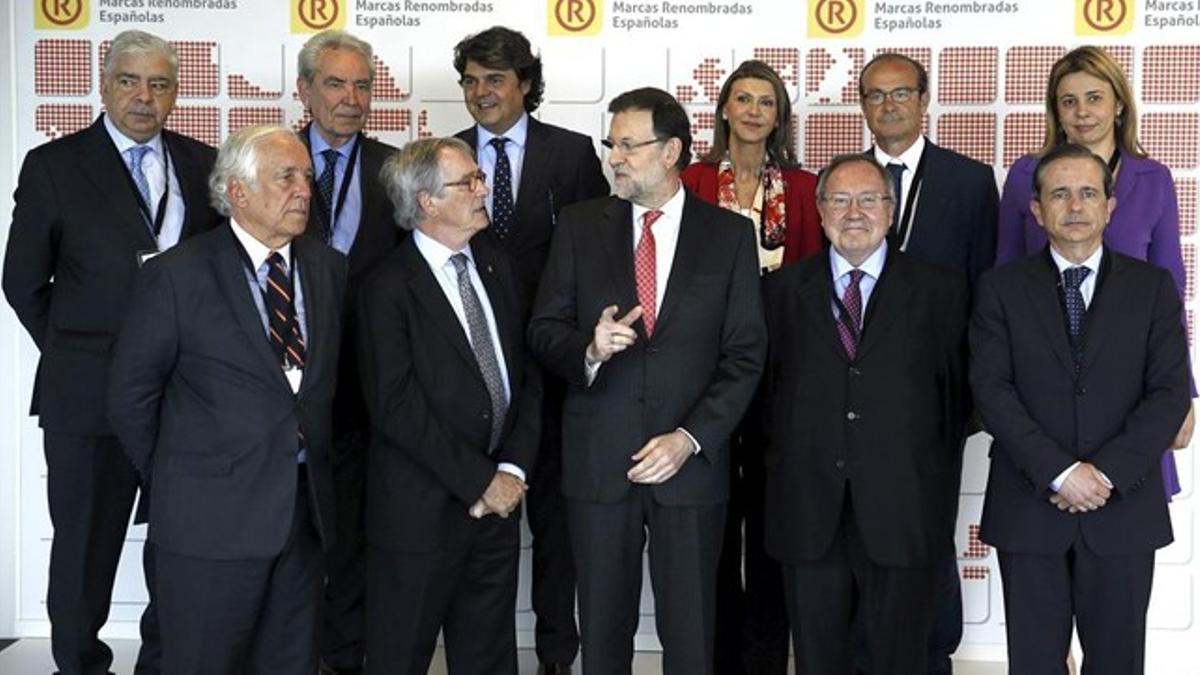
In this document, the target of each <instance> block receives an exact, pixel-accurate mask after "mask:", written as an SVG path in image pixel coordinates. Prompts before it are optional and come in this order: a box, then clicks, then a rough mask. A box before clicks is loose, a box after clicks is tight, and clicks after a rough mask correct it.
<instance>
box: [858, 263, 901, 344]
mask: <svg viewBox="0 0 1200 675" xmlns="http://www.w3.org/2000/svg"><path fill="white" fill-rule="evenodd" d="M903 255H904V254H903V253H900V252H899V251H891V250H889V251H888V256H887V259H886V261H885V262H884V264H883V272H882V273H881V274H880V275H879V279H878V280H876V282H875V289H874V290H873V291H872V292H871V299H870V301H869V303H868V304H867V313H866V315H865V316H863V331H862V339H861V340H860V341H859V345H858V350H857V357H858V358H860V359H861V358H863V356H865V355H866V354H867V353H868V352H870V351H871V349H872V348H874V347H875V345H877V344H879V342H880V340H881V339H882V338H880V337H878V336H880V335H885V334H888V333H889V332H890V331H889V330H888V328H889V327H890V326H891V324H892V323H893V322H895V321H896V320H897V319H898V318H900V317H901V316H902V315H903V314H904V312H905V309H906V308H907V307H908V306H909V299H908V298H909V296H910V295H911V294H912V283H911V281H910V279H909V274H908V272H909V268H908V265H907V263H906V261H905V260H904V259H903Z"/></svg>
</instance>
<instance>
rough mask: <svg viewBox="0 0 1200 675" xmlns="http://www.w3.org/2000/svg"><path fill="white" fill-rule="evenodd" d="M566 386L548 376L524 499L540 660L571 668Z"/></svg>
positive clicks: (574, 643) (574, 635)
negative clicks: (564, 479)
mask: <svg viewBox="0 0 1200 675" xmlns="http://www.w3.org/2000/svg"><path fill="white" fill-rule="evenodd" d="M563 389H564V385H563V384H562V381H561V380H559V379H558V378H555V377H552V376H547V377H546V381H545V397H544V398H543V401H544V405H543V409H542V438H541V443H540V445H539V446H538V458H537V468H536V469H535V470H534V472H533V478H532V479H531V484H530V488H529V493H528V494H527V495H526V497H525V508H526V509H527V511H526V513H527V514H528V516H529V531H530V533H531V534H532V535H533V570H532V576H533V590H532V593H531V600H532V603H533V613H534V614H535V615H536V617H537V622H536V624H535V627H534V635H535V639H536V649H537V656H538V660H539V661H541V662H542V663H560V664H569V663H572V662H574V661H575V655H576V654H577V653H578V652H579V629H578V628H577V627H576V625H575V561H574V560H573V559H572V558H571V539H570V536H569V535H568V534H567V503H566V500H565V499H564V498H563V496H562V400H563V395H564V392H563Z"/></svg>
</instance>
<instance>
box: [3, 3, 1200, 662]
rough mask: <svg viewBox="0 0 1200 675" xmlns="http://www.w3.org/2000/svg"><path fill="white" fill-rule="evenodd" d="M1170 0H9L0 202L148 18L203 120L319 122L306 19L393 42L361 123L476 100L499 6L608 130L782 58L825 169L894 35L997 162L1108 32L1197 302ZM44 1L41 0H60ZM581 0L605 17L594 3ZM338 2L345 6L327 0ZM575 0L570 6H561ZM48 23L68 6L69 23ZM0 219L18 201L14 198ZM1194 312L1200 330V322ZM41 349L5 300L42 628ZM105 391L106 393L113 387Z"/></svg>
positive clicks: (1184, 55) (79, 115)
mask: <svg viewBox="0 0 1200 675" xmlns="http://www.w3.org/2000/svg"><path fill="white" fill-rule="evenodd" d="M1166 4H1167V3H1161V2H1156V0H1141V1H1139V2H1135V1H1134V0H1045V1H1039V2H1034V1H1033V0H1005V1H998V2H991V1H982V0H963V1H957V0H956V1H950V0H887V1H883V0H880V1H879V2H870V3H868V2H863V0H808V3H807V5H806V4H805V3H804V2H803V1H802V0H740V1H731V0H679V1H678V2H676V1H674V0H671V1H662V0H658V1H646V2H621V1H619V0H478V1H476V0H468V1H460V0H434V1H422V0H388V1H379V0H355V1H354V2H351V1H350V0H253V1H251V0H123V1H118V0H50V1H47V2H43V0H11V2H6V3H4V7H3V9H2V10H0V12H3V14H0V20H2V21H4V26H3V27H4V31H3V32H2V34H3V35H5V36H6V37H8V38H9V39H7V40H5V44H6V45H7V47H6V48H5V52H6V55H7V56H8V57H9V58H8V59H7V60H6V63H7V64H8V66H7V71H8V72H7V74H8V78H7V82H8V83H9V84H8V86H6V87H4V88H0V110H3V111H4V113H5V114H3V115H0V149H2V150H3V151H5V156H6V157H7V161H4V162H0V194H2V196H0V209H3V210H4V211H5V212H7V211H8V210H9V209H11V199H9V195H10V194H11V190H12V188H13V187H14V183H15V176H16V172H17V170H18V168H19V166H20V162H21V159H22V157H23V156H24V153H25V151H26V150H28V149H29V148H31V147H33V146H35V145H37V144H40V143H43V142H46V141H47V140H49V139H50V138H54V137H58V136H60V135H62V134H64V133H69V132H71V131H75V130H77V129H80V128H82V127H83V126H86V125H87V124H88V123H90V122H91V121H92V119H94V117H95V115H96V114H97V113H98V112H99V111H100V108H101V105H100V100H99V79H98V71H99V64H100V59H101V55H102V53H103V50H104V48H105V45H104V41H105V40H107V39H109V38H111V37H112V36H113V35H114V34H115V33H116V32H118V31H120V30H123V29H125V28H141V29H144V30H149V31H151V32H154V33H156V34H159V35H161V36H163V37H166V38H168V39H171V40H173V41H176V43H177V45H178V47H179V48H180V53H181V60H182V68H181V95H180V98H179V103H178V107H177V109H176V112H175V113H174V115H173V116H172V117H171V119H170V120H169V122H168V126H170V127H171V128H173V129H176V130H178V131H181V132H183V133H188V134H190V135H193V136H195V137H198V138H200V139H202V140H205V141H207V142H210V143H214V144H215V143H217V142H219V141H220V139H221V138H223V137H224V136H225V135H226V134H227V133H228V132H229V131H230V130H231V129H236V128H238V127H240V126H243V125H245V124H249V123H254V122H258V121H278V122H282V123H286V124H290V125H293V126H299V125H301V124H303V123H304V122H305V116H304V112H303V110H302V109H301V107H300V105H299V103H298V102H297V101H296V99H295V96H294V90H295V87H294V82H295V76H296V73H295V58H296V52H297V50H298V49H299V47H300V45H301V44H302V43H303V42H304V40H305V39H307V37H308V35H309V34H310V30H311V29H309V28H308V27H307V26H306V24H305V22H306V21H307V22H308V23H309V24H313V23H318V24H323V23H329V24H330V25H333V26H338V27H344V28H346V29H347V30H350V31H352V32H355V33H357V34H358V35H360V36H362V37H364V38H366V39H368V40H369V41H371V42H372V43H373V44H374V46H375V49H376V54H377V57H378V62H377V68H378V72H379V75H378V81H377V86H376V91H375V103H374V113H373V115H372V118H371V122H370V123H369V125H368V132H369V133H371V134H372V135H376V136H378V137H380V138H381V139H383V140H385V141H388V142H391V143H394V144H398V145H399V144H403V143H404V142H406V141H408V140H410V139H413V138H416V137H418V136H425V135H445V134H449V133H452V132H454V131H457V130H458V129H460V128H463V127H465V126H467V125H468V124H469V123H470V121H471V120H470V118H469V116H468V115H467V113H466V111H465V110H464V108H463V106H462V102H461V93H460V90H459V89H458V87H457V85H456V83H455V80H456V79H457V78H456V74H455V72H454V71H453V68H452V64H451V50H452V47H453V45H454V43H456V42H457V41H458V40H459V39H460V38H461V37H463V36H464V35H466V34H467V33H471V32H475V31H478V30H481V29H483V28H486V27H488V26H490V25H493V24H498V23H503V24H505V25H508V26H511V27H514V28H517V29H519V30H522V31H523V32H525V34H526V35H528V36H529V37H530V39H531V40H532V41H533V42H534V44H535V46H537V47H538V48H540V49H541V52H542V55H543V57H544V60H545V65H546V80H547V83H548V84H547V90H546V102H545V103H544V104H543V106H542V108H541V109H540V110H539V111H538V116H539V117H541V118H542V119H543V120H546V121H549V122H552V123H555V124H560V125H563V126H567V127H571V128H574V129H576V130H578V131H581V132H583V133H587V134H590V135H591V136H593V137H594V138H599V137H601V136H603V135H604V132H605V128H606V124H607V120H606V115H605V112H604V109H605V104H606V103H607V101H608V100H609V99H610V98H611V97H612V96H614V95H615V94H617V93H619V92H621V91H624V90H626V89H630V88H633V87H635V86H643V85H653V86H659V87H663V88H666V89H667V90H669V91H671V92H672V93H673V94H675V95H676V96H677V97H678V98H679V99H680V100H681V101H682V102H683V103H684V104H685V105H686V106H687V108H688V110H689V112H690V113H691V115H692V117H693V124H694V128H695V133H696V136H697V149H698V150H702V149H703V147H704V146H705V145H706V144H707V139H708V138H709V136H710V132H711V128H712V123H713V112H714V102H715V99H716V96H717V92H718V90H719V88H720V85H721V82H722V81H723V80H724V76H725V74H727V73H728V72H729V71H730V70H731V69H732V68H733V67H735V66H736V65H737V63H739V62H740V61H742V60H744V59H746V58H762V59H764V60H767V61H769V62H771V63H772V64H773V65H774V66H775V67H776V68H777V69H778V70H779V71H780V73H781V75H782V76H783V77H784V79H785V82H787V84H788V85H789V88H790V92H791V95H792V99H793V103H794V108H795V110H796V111H797V115H796V118H795V120H794V121H793V123H794V125H795V128H796V132H797V139H798V144H799V146H800V147H799V149H800V157H801V158H802V159H803V161H804V163H805V164H806V165H807V166H809V167H810V168H814V169H815V168H819V167H820V166H821V165H822V164H823V163H824V162H826V161H827V160H828V158H829V157H830V156H832V155H833V154H837V153H840V152H847V151H853V150H860V149H862V148H864V147H866V146H867V144H868V143H869V140H870V139H869V136H868V135H867V133H866V130H865V128H864V126H863V124H862V122H861V118H860V115H859V113H858V109H857V104H856V93H855V89H854V86H855V82H856V75H857V72H858V70H859V69H860V68H861V66H862V64H863V62H864V61H865V59H868V58H870V56H871V55H873V54H874V53H875V52H876V51H877V50H879V49H884V48H888V49H893V48H896V49H902V50H903V51H904V52H905V53H907V54H909V55H911V56H913V57H914V58H917V59H918V60H921V61H922V62H924V63H925V64H926V65H927V66H928V67H929V69H930V75H931V89H932V104H931V105H930V110H929V119H928V120H927V130H928V132H929V134H930V136H931V137H932V138H933V139H934V140H935V141H937V142H939V143H941V144H942V145H946V146H949V147H951V148H954V149H956V150H958V151H960V152H963V153H964V154H968V155H970V156H972V157H975V158H977V159H980V160H981V161H984V162H986V163H988V164H992V165H994V166H995V168H996V176H997V180H998V181H1001V182H1002V181H1003V177H1004V173H1005V169H1006V167H1007V166H1008V165H1009V164H1011V162H1012V161H1013V159H1015V158H1016V157H1018V156H1020V155H1021V154H1023V153H1026V152H1029V151H1032V150H1034V149H1036V147H1037V146H1038V145H1039V144H1040V139H1041V129H1042V119H1041V111H1042V107H1041V99H1042V95H1043V91H1042V90H1043V88H1044V82H1045V76H1046V73H1047V72H1048V71H1049V67H1050V64H1051V63H1053V61H1054V60H1055V59H1056V58H1058V56H1060V55H1061V54H1062V53H1063V51H1064V50H1065V49H1066V48H1069V47H1070V46H1074V45H1076V44H1083V43H1098V44H1102V45H1105V46H1107V47H1109V48H1110V49H1111V50H1112V51H1113V53H1114V55H1115V56H1116V57H1117V58H1118V60H1120V61H1121V62H1122V64H1123V65H1124V66H1125V68H1126V70H1127V72H1128V73H1129V75H1130V79H1131V81H1132V82H1133V83H1134V87H1135V90H1136V92H1137V95H1138V97H1139V99H1140V108H1141V110H1140V112H1141V116H1142V126H1143V142H1144V143H1145V144H1146V146H1147V148H1148V149H1149V151H1150V153H1151V155H1152V156H1154V157H1155V158H1157V159H1159V160H1160V161H1163V162H1164V163H1166V164H1167V165H1168V166H1170V167H1171V168H1172V170H1173V171H1174V173H1175V176H1176V181H1177V183H1178V192H1179V197H1180V204H1181V214H1182V221H1183V227H1182V229H1183V236H1184V244H1185V246H1184V252H1185V253H1184V255H1185V261H1186V263H1187V268H1188V294H1187V308H1188V317H1189V327H1191V326H1192V324H1193V320H1192V315H1193V312H1194V309H1195V301H1194V297H1195V293H1194V284H1195V273H1196V261H1195V257H1196V242H1197V237H1196V212H1197V202H1198V197H1197V179H1198V177H1200V65H1198V64H1200V42H1198V41H1197V38H1196V27H1197V26H1200V9H1198V8H1197V5H1198V4H1200V3H1197V2H1194V1H1191V2H1184V3H1175V4H1176V5H1177V6H1178V8H1165V9H1162V10H1161V11H1160V10H1159V9H1157V8H1158V7H1161V6H1164V5H1166ZM47 12H49V13H50V14H49V15H48V14H47ZM589 17H590V19H591V20H590V23H589V22H588V19H589ZM331 19H332V21H331ZM559 19H561V21H560V20H559ZM56 22H57V23H56ZM0 223H3V224H2V225H0V228H3V229H2V230H0V233H5V234H6V232H7V223H8V219H7V218H0ZM1193 332H1194V331H1193ZM36 361H37V351H36V349H35V348H34V346H33V344H32V342H31V341H30V340H29V339H28V338H27V336H25V334H24V332H23V331H22V330H21V329H20V326H19V325H18V324H17V322H16V319H15V317H14V316H13V315H12V313H11V311H10V310H9V309H8V308H7V306H5V307H4V309H2V310H0V373H3V374H4V377H0V447H2V448H3V450H2V451H0V634H11V635H18V636H35V635H37V636H43V635H48V630H49V626H48V623H47V621H46V618H45V608H44V596H45V584H46V567H47V562H48V556H49V540H50V535H51V528H50V522H49V518H48V516H47V513H46V506H45V466H44V462H43V459H42V455H41V434H40V430H39V429H38V428H37V425H36V420H33V419H30V418H28V417H27V416H26V415H25V412H26V410H27V407H28V398H29V392H30V389H31V383H32V375H33V369H34V366H35V365H36ZM98 395H99V394H98ZM986 450H987V439H986V437H984V436H982V435H980V436H978V437H976V438H973V439H971V442H970V443H969V444H968V449H967V457H966V462H965V464H966V468H965V472H964V477H963V487H962V497H961V510H960V522H959V532H958V548H959V559H960V569H961V570H962V574H963V586H964V606H965V607H964V609H965V619H966V631H965V640H964V645H963V647H962V649H961V650H960V654H961V655H964V656H968V657H971V658H1002V656H1003V642H1004V626H1003V606H1002V602H1001V592H1000V579H999V570H998V567H997V563H996V557H995V555H994V552H993V551H992V550H991V549H990V548H989V547H987V546H985V545H983V544H981V543H980V542H978V541H977V540H976V539H975V538H974V537H973V536H972V532H973V527H974V525H975V524H976V523H977V522H978V516H979V512H980V507H981V504H982V499H983V488H984V484H985V481H986V471H987V459H986ZM1177 459H1178V460H1179V462H1180V474H1181V478H1182V481H1183V486H1184V493H1183V494H1182V495H1180V496H1179V498H1178V499H1177V500H1176V502H1175V503H1174V504H1173V505H1172V507H1171V509H1172V517H1173V520H1174V525H1175V537H1176V543H1175V544H1173V545H1172V546H1170V547H1168V548H1166V549H1164V550H1163V551H1161V552H1160V554H1159V556H1158V566H1157V569H1156V577H1155V586H1154V596H1153V599H1152V603H1151V609H1150V638H1149V640H1150V641H1149V656H1148V659H1149V667H1148V672H1152V673H1191V674H1193V675H1194V674H1197V673H1200V664H1197V663H1196V662H1195V661H1196V647H1195V645H1196V644H1200V627H1197V625H1196V616H1197V605H1198V601H1200V591H1198V590H1197V588H1196V586H1197V584H1196V580H1197V578H1198V574H1200V561H1197V559H1196V556H1195V552H1194V547H1195V544H1194V541H1195V536H1196V525H1195V522H1194V521H1195V519H1196V515H1197V513H1196V511H1197V509H1196V499H1195V497H1194V485H1195V473H1196V471H1195V461H1194V452H1193V451H1191V450H1189V451H1186V452H1182V453H1178V454H1177ZM144 534H145V532H144V529H143V528H133V529H131V530H130V534H129V545H128V546H127V548H126V551H125V554H124V556H123V558H122V563H121V569H120V572H119V578H118V583H117V589H116V593H115V598H114V604H113V611H112V617H111V620H110V622H109V624H108V626H106V628H105V634H106V635H111V636H120V637H135V636H136V634H137V626H136V619H137V616H138V615H139V613H140V610H141V606H142V603H143V602H144V590H143V588H142V583H141V577H140V571H139V570H140V565H139V560H140V555H141V540H142V539H143V538H144ZM522 563H523V566H522V576H521V590H520V597H519V600H518V609H519V615H518V628H519V630H520V634H519V639H520V641H521V643H522V644H523V645H530V644H532V615H531V614H530V612H529V610H528V607H529V601H528V556H525V557H524V558H523V560H522ZM643 612H644V616H643V619H644V620H643V622H642V626H641V628H640V629H639V647H641V648H650V649H653V648H656V647H657V640H656V639H655V638H654V630H653V621H652V618H653V617H652V615H653V603H652V601H651V599H650V596H649V589H648V587H647V588H646V589H645V593H644V595H643Z"/></svg>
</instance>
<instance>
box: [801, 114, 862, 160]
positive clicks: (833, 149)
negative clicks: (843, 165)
mask: <svg viewBox="0 0 1200 675" xmlns="http://www.w3.org/2000/svg"><path fill="white" fill-rule="evenodd" d="M865 126H866V125H865V124H864V122H863V118H862V115H860V114H858V113H814V114H811V115H809V116H808V123H807V125H806V126H805V129H804V166H806V167H808V169H809V170H810V171H816V170H817V169H820V168H821V167H824V166H825V165H826V164H828V163H829V160H830V159H832V158H833V157H834V156H836V155H840V154H843V153H847V152H861V151H862V149H863V148H864V147H866V143H865V140H864V139H865V134H864V129H865Z"/></svg>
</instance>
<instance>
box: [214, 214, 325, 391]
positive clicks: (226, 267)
mask: <svg viewBox="0 0 1200 675" xmlns="http://www.w3.org/2000/svg"><path fill="white" fill-rule="evenodd" d="M224 227H225V234H226V236H225V237H224V238H223V243H221V244H219V247H220V248H219V253H220V255H218V256H216V257H215V258H214V259H213V265H214V266H215V267H216V270H215V272H216V275H217V280H218V283H219V284H220V286H221V291H222V292H223V293H224V294H225V298H226V299H227V300H228V301H229V306H230V307H231V308H233V315H234V316H235V317H237V322H238V324H239V325H240V326H241V327H242V330H243V331H244V332H245V333H246V337H247V338H248V339H249V340H250V344H251V346H252V348H253V349H254V351H255V352H256V353H257V354H258V356H259V360H260V361H261V363H262V365H263V367H264V368H266V370H267V372H268V373H269V375H268V377H269V379H272V380H274V381H275V382H276V383H278V385H279V386H281V387H283V388H284V389H285V390H286V391H287V392H288V393H291V391H292V388H291V386H290V385H289V384H288V381H287V378H286V377H284V375H283V369H282V368H281V367H280V366H279V359H278V358H277V357H276V356H275V352H274V351H273V350H272V349H271V344H270V342H269V341H268V339H267V334H266V331H264V330H263V325H262V315H261V314H259V312H258V305H257V304H255V302H254V298H252V297H251V296H250V285H249V281H247V279H246V265H245V263H243V262H242V260H243V254H244V252H243V251H242V250H240V249H241V243H240V242H238V240H237V237H236V236H234V234H233V230H232V229H231V228H232V227H233V226H232V225H230V224H229V221H225V226H224ZM305 290H307V289H305ZM310 321H311V319H310Z"/></svg>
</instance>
